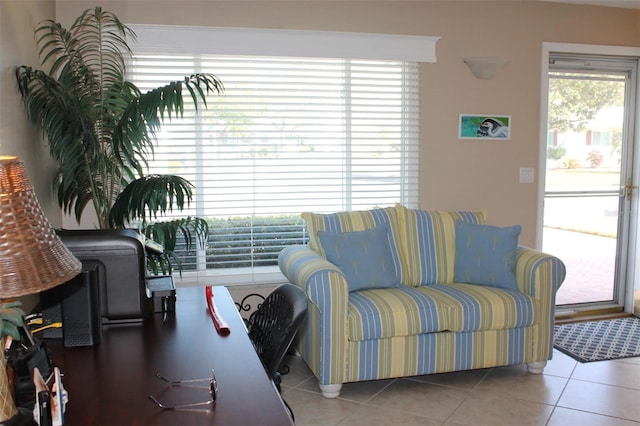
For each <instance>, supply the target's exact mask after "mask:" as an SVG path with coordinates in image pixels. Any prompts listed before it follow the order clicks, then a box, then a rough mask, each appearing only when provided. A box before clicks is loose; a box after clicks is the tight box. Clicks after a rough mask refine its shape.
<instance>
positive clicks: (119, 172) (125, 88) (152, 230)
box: [16, 7, 223, 273]
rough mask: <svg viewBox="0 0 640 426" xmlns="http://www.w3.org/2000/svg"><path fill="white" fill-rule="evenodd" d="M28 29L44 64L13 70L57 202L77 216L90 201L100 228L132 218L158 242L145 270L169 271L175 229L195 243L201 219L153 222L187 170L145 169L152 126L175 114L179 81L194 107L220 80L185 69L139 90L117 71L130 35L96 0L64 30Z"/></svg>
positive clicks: (182, 188)
mask: <svg viewBox="0 0 640 426" xmlns="http://www.w3.org/2000/svg"><path fill="white" fill-rule="evenodd" d="M35 35H36V40H37V47H38V54H39V56H40V59H41V62H42V66H48V72H45V71H42V70H37V69H34V68H32V67H30V66H26V65H22V66H19V67H17V69H16V78H17V81H18V88H19V90H20V94H21V95H22V99H23V101H24V104H25V107H26V110H27V114H28V116H29V119H30V120H31V121H32V122H33V123H34V124H35V125H36V126H37V127H38V128H39V129H40V130H42V132H43V133H44V135H45V136H46V137H47V139H48V143H49V148H50V154H51V156H52V158H53V159H54V160H55V161H56V162H57V173H56V175H55V180H54V184H55V187H56V188H57V195H58V203H59V204H60V207H61V208H63V209H64V211H65V212H67V213H69V214H71V213H72V212H73V213H74V214H75V217H76V220H77V221H78V222H80V219H81V217H82V214H83V213H84V212H85V209H86V208H87V207H88V206H89V205H92V206H93V208H94V209H95V212H96V213H97V220H98V224H97V226H98V228H100V229H118V228H124V227H130V226H132V224H137V225H138V226H139V227H140V229H141V230H142V232H143V233H144V234H145V235H146V236H147V237H148V238H151V239H153V240H155V241H157V242H158V243H160V244H162V245H163V247H164V254H163V255H161V256H158V257H156V256H148V258H149V267H150V269H151V270H153V271H154V272H159V271H161V272H163V273H170V272H171V270H172V259H174V256H173V250H174V249H175V245H176V240H177V237H178V236H179V235H183V236H184V238H185V239H186V242H187V246H188V248H189V247H190V246H191V245H192V244H193V243H194V241H195V240H196V238H199V239H200V241H201V242H202V243H203V244H204V243H205V242H206V238H207V235H208V226H207V223H206V221H205V220H204V219H201V218H194V217H187V218H184V219H180V220H172V221H165V222H155V220H156V219H157V217H158V216H159V215H162V214H163V213H165V212H167V211H170V210H172V209H174V208H175V209H177V210H179V211H181V210H183V208H184V207H185V205H188V203H189V202H190V201H191V199H192V185H191V183H190V182H188V181H187V180H186V179H183V178H181V177H179V176H175V175H149V174H147V173H146V172H147V163H148V161H149V159H150V156H152V155H153V147H154V144H155V142H156V141H155V133H156V132H157V131H158V129H159V128H160V126H161V124H162V122H163V120H164V119H172V118H179V117H181V116H182V114H183V109H184V105H183V89H186V90H187V91H188V92H189V95H190V96H191V98H192V99H193V101H194V104H195V105H196V108H197V106H198V104H199V103H200V102H201V103H202V104H203V105H204V106H206V95H207V94H209V93H221V92H222V90H223V86H222V83H221V82H220V81H219V80H218V79H217V78H216V77H215V76H213V75H211V74H194V75H191V76H187V77H185V78H184V80H181V81H173V82H170V83H168V84H166V85H165V86H162V87H158V88H156V89H154V90H151V91H148V92H146V93H142V92H141V91H140V90H139V89H138V87H136V86H135V85H134V84H133V83H131V82H129V81H127V80H126V60H127V56H128V55H132V51H131V49H130V47H129V44H128V40H129V39H134V38H135V34H134V32H133V31H132V30H131V29H130V28H129V27H127V26H126V25H124V24H123V23H122V22H121V21H120V20H119V19H118V18H117V17H116V16H115V15H114V14H113V13H110V12H107V11H103V10H102V9H101V8H100V7H96V8H95V9H87V10H85V11H84V12H83V13H82V14H81V15H80V16H79V17H78V18H77V19H76V21H75V22H74V23H73V24H72V25H71V26H70V27H69V29H65V28H64V27H63V26H62V25H61V24H59V23H57V22H54V21H52V20H46V21H43V22H41V23H40V24H39V26H38V27H37V28H36V29H35Z"/></svg>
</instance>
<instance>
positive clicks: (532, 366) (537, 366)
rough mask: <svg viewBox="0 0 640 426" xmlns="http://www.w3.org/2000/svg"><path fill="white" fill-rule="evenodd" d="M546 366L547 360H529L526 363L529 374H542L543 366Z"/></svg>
mask: <svg viewBox="0 0 640 426" xmlns="http://www.w3.org/2000/svg"><path fill="white" fill-rule="evenodd" d="M546 366H547V361H537V362H530V363H528V364H527V370H528V371H529V373H531V374H542V372H543V371H544V367H546Z"/></svg>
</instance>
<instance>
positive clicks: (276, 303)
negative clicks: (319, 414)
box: [247, 284, 307, 389]
mask: <svg viewBox="0 0 640 426" xmlns="http://www.w3.org/2000/svg"><path fill="white" fill-rule="evenodd" d="M306 313H307V296H306V295H305V293H304V291H302V289H301V288H300V287H298V286H295V285H293V284H281V285H279V286H278V287H276V289H275V290H274V291H273V292H272V293H271V294H269V295H268V296H267V298H266V299H265V301H264V302H262V304H261V305H260V307H259V308H258V309H257V310H256V311H255V312H254V313H253V314H252V315H251V316H250V317H249V320H248V324H247V328H248V329H249V337H250V338H251V341H252V342H253V345H254V346H255V348H256V352H257V353H258V356H259V357H260V359H261V360H262V364H263V365H264V368H265V370H266V371H267V374H269V377H271V379H272V380H274V382H275V383H276V386H277V387H278V389H280V374H279V372H278V371H279V369H280V367H281V364H282V361H283V359H284V357H285V355H286V354H287V351H288V350H289V346H290V345H291V343H292V342H293V339H294V337H295V335H296V332H297V331H298V328H299V327H300V325H301V324H302V321H303V320H304V318H305V315H306Z"/></svg>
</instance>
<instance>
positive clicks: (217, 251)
mask: <svg viewBox="0 0 640 426" xmlns="http://www.w3.org/2000/svg"><path fill="white" fill-rule="evenodd" d="M207 222H208V225H209V238H208V240H207V248H206V268H207V269H210V268H214V267H215V268H242V267H252V266H273V265H277V263H278V254H279V253H280V251H281V250H282V249H283V248H285V247H287V246H290V245H301V244H306V243H307V242H308V239H309V238H308V233H307V231H306V228H305V226H304V221H303V220H302V218H301V217H300V215H280V216H268V217H259V218H256V217H250V216H246V217H232V218H229V219H208V220H207ZM176 254H177V255H179V257H180V259H181V261H182V262H183V264H182V266H183V269H184V270H192V269H196V267H197V266H196V258H197V253H196V250H195V248H190V249H187V247H186V244H185V243H184V241H183V240H180V241H178V245H177V248H176Z"/></svg>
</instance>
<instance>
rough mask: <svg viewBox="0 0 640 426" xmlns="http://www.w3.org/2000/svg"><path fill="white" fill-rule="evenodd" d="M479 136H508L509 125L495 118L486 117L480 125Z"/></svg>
mask: <svg viewBox="0 0 640 426" xmlns="http://www.w3.org/2000/svg"><path fill="white" fill-rule="evenodd" d="M477 136H479V137H484V138H487V137H489V138H508V137H509V126H505V124H504V123H503V122H502V121H500V120H497V119H495V118H485V119H484V120H482V123H480V125H479V126H478V132H477Z"/></svg>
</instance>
